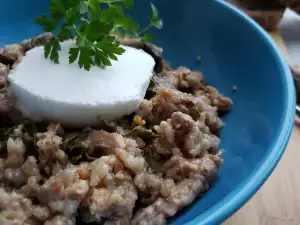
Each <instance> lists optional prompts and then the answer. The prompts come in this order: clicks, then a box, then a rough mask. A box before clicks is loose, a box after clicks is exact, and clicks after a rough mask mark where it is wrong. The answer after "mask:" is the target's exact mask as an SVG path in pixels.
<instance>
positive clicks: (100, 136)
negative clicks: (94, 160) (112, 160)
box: [84, 130, 125, 156]
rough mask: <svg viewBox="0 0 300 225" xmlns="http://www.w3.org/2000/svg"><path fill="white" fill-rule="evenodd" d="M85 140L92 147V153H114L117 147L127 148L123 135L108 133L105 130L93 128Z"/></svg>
mask: <svg viewBox="0 0 300 225" xmlns="http://www.w3.org/2000/svg"><path fill="white" fill-rule="evenodd" d="M84 142H85V143H86V144H87V146H88V148H89V149H90V153H91V154H92V153H94V152H95V154H97V155H99V156H103V155H110V154H114V151H115V149H116V148H125V141H124V138H123V136H122V135H120V134H117V133H108V132H106V131H103V130H100V131H96V130H93V131H92V132H90V134H89V136H88V138H87V139H86V140H85V141H84Z"/></svg>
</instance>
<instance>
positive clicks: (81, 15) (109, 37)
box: [35, 0, 162, 70]
mask: <svg viewBox="0 0 300 225" xmlns="http://www.w3.org/2000/svg"><path fill="white" fill-rule="evenodd" d="M133 5H134V0H51V5H50V9H49V12H50V16H48V15H41V16H39V17H37V18H36V19H35V22H36V23H38V24H39V25H41V26H42V28H43V30H44V31H45V32H53V31H56V32H58V34H57V36H55V37H54V38H53V39H52V40H51V41H50V42H49V43H47V44H46V45H45V49H44V50H45V52H44V53H45V57H46V58H50V60H51V61H53V62H54V63H59V52H60V51H61V46H60V41H62V40H66V39H73V38H75V36H76V47H75V48H71V49H70V51H69V63H70V64H71V63H74V62H75V61H76V60H77V59H78V58H79V60H78V65H79V67H80V68H84V69H86V70H90V68H91V66H98V67H105V66H111V60H117V59H118V58H117V55H122V54H123V53H124V52H125V50H124V49H123V48H122V47H121V46H120V45H119V43H117V42H116V38H115V35H117V36H119V37H125V36H126V37H130V38H137V39H140V40H143V41H149V40H151V39H152V37H151V36H150V35H149V34H147V31H148V30H149V29H150V28H151V27H156V28H159V29H160V28H161V27H162V20H161V19H160V18H159V15H158V12H157V10H156V8H155V6H154V5H152V4H151V8H152V16H151V20H150V24H149V25H148V26H147V27H146V28H144V29H142V30H141V31H140V28H139V25H138V24H137V23H136V22H135V21H134V20H133V19H132V18H131V17H130V16H128V15H127V14H126V13H125V8H129V7H132V6H133Z"/></svg>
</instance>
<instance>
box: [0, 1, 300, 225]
mask: <svg viewBox="0 0 300 225" xmlns="http://www.w3.org/2000/svg"><path fill="white" fill-rule="evenodd" d="M149 2H150V1H146V0H143V1H137V5H136V8H135V10H134V12H132V15H133V16H134V17H135V18H136V19H138V20H139V22H140V23H141V24H145V21H146V20H147V15H149V14H150V8H149ZM152 2H153V3H154V4H155V5H156V6H157V8H158V10H159V12H160V14H161V17H162V19H163V21H164V28H163V29H162V30H159V31H157V30H154V31H153V32H154V34H155V35H156V37H157V38H158V40H157V43H158V44H159V45H161V46H162V47H163V48H164V56H165V58H166V59H168V60H169V61H170V62H171V63H172V65H173V66H181V65H183V66H188V67H190V68H192V69H200V70H202V71H203V73H204V74H205V76H206V78H207V81H208V83H209V84H211V85H213V86H215V87H217V88H218V89H219V90H220V91H221V92H223V93H224V94H225V95H227V96H229V97H231V98H232V99H233V101H234V106H233V109H232V112H231V113H230V114H228V115H227V116H226V117H224V118H223V119H224V121H225V123H226V126H225V127H224V128H223V130H222V131H221V140H222V143H221V147H222V148H225V149H226V150H227V152H226V154H224V159H225V161H224V164H223V166H222V168H221V169H220V172H219V176H218V179H217V180H216V182H215V184H214V185H213V187H212V188H211V189H210V191H209V192H208V193H207V194H205V195H204V196H203V197H202V198H201V199H200V200H197V201H195V202H194V203H193V204H192V205H191V206H190V207H188V208H186V209H185V210H183V211H182V212H181V213H180V214H179V215H178V216H176V217H175V218H174V219H172V220H171V221H170V224H173V225H181V224H185V223H187V224H189V225H196V224H218V223H220V222H221V221H223V220H224V219H225V218H227V217H228V216H229V215H230V214H232V213H233V212H234V211H236V210H237V209H238V208H239V207H241V206H242V204H244V203H245V202H246V201H247V200H248V199H249V198H250V197H251V196H252V195H253V194H254V193H255V192H256V191H257V190H258V189H259V187H260V186H261V185H262V184H263V182H264V181H265V180H266V178H267V177H268V176H269V174H270V173H271V172H272V170H273V169H274V167H275V166H276V164H277V162H278V160H279V159H280V157H281V155H282V153H283V151H284V149H285V147H286V144H287V141H288V139H289V137H290V133H291V130H292V126H293V119H294V108H295V97H294V96H295V94H294V86H293V81H292V78H291V74H290V72H289V69H288V67H287V65H286V64H285V63H284V62H283V59H282V57H281V55H279V53H278V51H277V50H276V49H275V48H274V47H275V45H274V43H273V42H272V41H271V40H270V38H269V37H268V36H267V34H266V33H265V32H264V31H262V29H261V28H259V27H258V26H257V25H256V24H255V23H254V22H253V21H252V20H250V19H249V18H248V17H246V16H244V15H242V14H241V13H240V12H239V11H237V10H236V9H234V8H232V7H230V6H228V5H227V4H225V3H223V2H221V1H213V0H177V1H174V0H152ZM1 3H2V4H5V7H1V9H0V26H1V31H0V46H2V45H4V44H8V43H17V42H20V41H22V40H23V39H25V38H30V37H32V36H35V35H36V34H38V33H40V32H41V31H40V29H39V27H38V26H36V25H35V24H34V23H33V22H32V18H33V17H35V16H37V15H39V14H42V13H44V12H46V10H47V4H48V1H41V0H40V1H37V0H27V1H26V0H25V1H24V0H15V1H9V0H2V1H1ZM198 55H200V56H201V58H202V63H201V65H200V66H196V64H195V59H196V57H197V56H198ZM41 79H42V77H41ZM233 85H236V86H237V88H238V91H237V92H235V93H233V92H232V86H233Z"/></svg>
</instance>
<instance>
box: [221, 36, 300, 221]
mask: <svg viewBox="0 0 300 225" xmlns="http://www.w3.org/2000/svg"><path fill="white" fill-rule="evenodd" d="M271 36H272V37H273V39H274V40H275V41H276V43H277V45H278V47H279V48H280V49H281V51H282V52H283V54H284V56H285V58H286V60H287V62H288V63H289V64H291V60H290V59H289V56H288V54H287V51H286V48H285V45H284V43H283V41H282V39H281V37H280V34H279V33H278V32H274V33H271ZM297 124H300V122H299V120H298V123H296V124H295V126H294V130H293V133H292V136H291V139H290V142H289V144H288V147H287V149H286V151H285V153H284V155H283V157H282V159H281V161H280V162H279V164H278V166H277V167H276V169H275V170H274V172H273V173H272V175H271V176H270V177H269V179H268V180H267V181H266V183H265V184H264V185H263V186H262V188H261V189H260V190H259V191H258V192H257V193H256V194H255V195H254V197H253V198H252V199H251V200H250V201H249V202H248V203H246V204H245V205H244V207H242V208H241V209H240V210H239V211H238V212H236V213H235V214H234V215H233V216H232V217H231V218H229V219H228V220H227V221H226V222H224V223H223V225H300V126H299V125H297Z"/></svg>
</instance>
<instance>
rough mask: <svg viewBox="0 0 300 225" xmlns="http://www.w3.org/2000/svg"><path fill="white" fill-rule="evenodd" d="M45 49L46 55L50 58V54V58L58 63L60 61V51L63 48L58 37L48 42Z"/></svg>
mask: <svg viewBox="0 0 300 225" xmlns="http://www.w3.org/2000/svg"><path fill="white" fill-rule="evenodd" d="M44 49H45V51H44V54H45V57H46V58H49V56H50V60H51V61H52V62H54V63H56V64H58V63H59V54H58V52H59V51H60V50H61V47H60V43H59V41H58V39H56V38H53V39H52V40H51V41H50V42H48V43H47V44H46V45H45V47H44Z"/></svg>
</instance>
